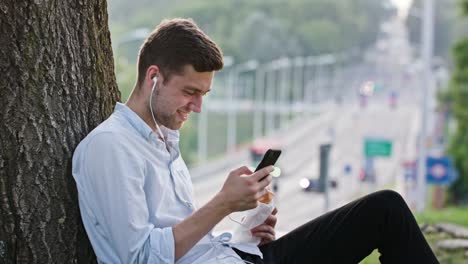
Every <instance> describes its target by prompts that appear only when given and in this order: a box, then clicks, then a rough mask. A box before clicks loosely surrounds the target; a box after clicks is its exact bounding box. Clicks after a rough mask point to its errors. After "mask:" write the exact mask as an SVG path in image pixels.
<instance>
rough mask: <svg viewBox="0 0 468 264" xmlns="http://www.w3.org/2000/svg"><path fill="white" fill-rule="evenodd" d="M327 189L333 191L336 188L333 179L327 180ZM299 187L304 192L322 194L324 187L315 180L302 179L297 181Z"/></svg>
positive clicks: (336, 183) (336, 184)
mask: <svg viewBox="0 0 468 264" xmlns="http://www.w3.org/2000/svg"><path fill="white" fill-rule="evenodd" d="M328 184H329V187H330V188H331V189H334V188H336V187H338V181H337V180H335V179H330V180H328ZM299 186H301V189H302V190H303V191H306V192H324V191H325V188H324V187H325V186H324V185H323V184H322V183H321V182H320V180H319V179H317V178H302V179H301V180H300V181H299Z"/></svg>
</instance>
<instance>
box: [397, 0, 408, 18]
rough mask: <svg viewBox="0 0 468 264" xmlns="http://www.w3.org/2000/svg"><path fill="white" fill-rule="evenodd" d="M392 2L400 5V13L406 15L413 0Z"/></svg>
mask: <svg viewBox="0 0 468 264" xmlns="http://www.w3.org/2000/svg"><path fill="white" fill-rule="evenodd" d="M392 2H393V3H394V4H395V5H396V6H397V7H398V9H399V12H398V13H399V15H400V16H403V17H405V16H406V14H407V12H408V8H409V7H410V5H411V3H412V2H413V0H392Z"/></svg>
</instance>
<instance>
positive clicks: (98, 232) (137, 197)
mask: <svg viewBox="0 0 468 264" xmlns="http://www.w3.org/2000/svg"><path fill="white" fill-rule="evenodd" d="M161 130H162V132H163V135H164V137H165V140H166V143H164V141H163V140H161V139H160V138H159V137H158V136H157V134H156V133H154V132H153V130H152V129H151V128H150V127H149V126H148V125H147V124H146V123H145V122H144V121H143V120H142V119H141V118H140V117H139V116H138V115H137V114H136V113H135V112H133V111H132V110H131V109H130V108H128V107H127V106H126V105H124V104H121V103H117V105H116V107H115V109H114V113H113V114H112V115H111V116H110V117H109V118H108V119H107V120H106V121H104V122H103V123H102V124H100V125H99V126H98V127H97V128H95V129H94V130H93V131H92V132H91V133H90V134H89V135H88V136H87V137H86V138H85V139H84V140H83V141H82V142H81V143H80V144H79V145H78V147H77V149H76V151H75V153H74V155H73V177H74V179H75V181H76V186H77V189H78V198H79V206H80V212H81V217H82V220H83V224H84V226H85V229H86V232H87V234H88V237H89V239H90V241H91V244H92V246H93V249H94V252H95V253H96V256H97V258H98V262H99V263H112V264H114V263H174V262H175V244H174V243H175V242H174V235H173V231H172V227H173V226H174V225H175V224H177V223H179V222H181V221H182V220H183V219H185V218H187V217H189V216H190V215H191V214H192V213H193V211H194V210H196V208H195V206H194V202H193V189H192V182H191V179H190V175H189V172H188V169H187V166H186V165H185V162H184V160H183V159H182V157H181V155H180V151H179V145H178V143H179V132H178V131H174V130H170V129H167V128H164V127H161ZM229 240H230V234H227V233H225V234H222V235H220V236H218V237H214V236H213V235H212V234H211V232H210V233H208V234H207V235H205V236H204V237H203V238H202V239H201V240H200V241H199V242H198V243H197V244H196V245H195V246H194V247H193V248H192V249H191V250H190V251H189V252H188V253H187V254H185V255H184V256H183V257H182V258H180V259H179V260H178V261H177V263H180V264H189V263H190V264H195V263H244V262H243V261H242V260H241V259H240V258H239V256H238V255H237V254H236V253H235V252H234V251H233V250H232V249H231V246H233V247H237V248H239V249H242V250H243V251H245V252H249V253H252V254H257V255H260V256H261V255H262V254H261V252H260V250H259V249H258V247H249V246H246V245H232V244H230V243H229Z"/></svg>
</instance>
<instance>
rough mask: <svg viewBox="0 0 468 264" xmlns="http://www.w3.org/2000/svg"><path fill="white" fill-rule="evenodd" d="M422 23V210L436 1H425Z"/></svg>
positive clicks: (419, 202)
mask: <svg viewBox="0 0 468 264" xmlns="http://www.w3.org/2000/svg"><path fill="white" fill-rule="evenodd" d="M423 12H424V13H423V23H422V35H421V39H422V54H421V55H422V59H423V80H422V86H421V89H422V97H421V133H420V136H419V153H418V177H417V186H418V188H417V200H416V201H417V202H416V210H417V211H418V212H421V211H423V210H424V208H425V198H426V155H427V118H428V113H427V111H428V109H427V108H428V93H429V91H430V88H431V86H432V84H433V82H432V74H431V72H432V68H431V66H432V52H433V43H434V1H433V0H425V1H423Z"/></svg>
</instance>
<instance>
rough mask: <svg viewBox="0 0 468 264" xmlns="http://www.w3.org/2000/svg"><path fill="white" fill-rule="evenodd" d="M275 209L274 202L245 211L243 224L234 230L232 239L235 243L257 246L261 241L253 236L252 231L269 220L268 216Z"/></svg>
mask: <svg viewBox="0 0 468 264" xmlns="http://www.w3.org/2000/svg"><path fill="white" fill-rule="evenodd" d="M274 209H275V204H274V201H273V200H272V201H271V202H270V203H268V204H265V203H258V206H257V207H256V208H254V209H250V210H248V211H245V216H244V217H243V218H242V220H241V221H240V223H241V224H238V225H237V227H236V229H235V230H234V234H233V237H232V240H231V241H232V242H233V243H250V244H254V245H255V246H257V245H258V244H259V243H260V241H261V239H260V238H258V237H254V236H252V233H251V232H250V230H251V229H252V228H254V227H257V226H259V225H261V224H263V222H265V220H266V219H267V218H268V216H269V215H270V214H271V213H272V212H273V210H274Z"/></svg>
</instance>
